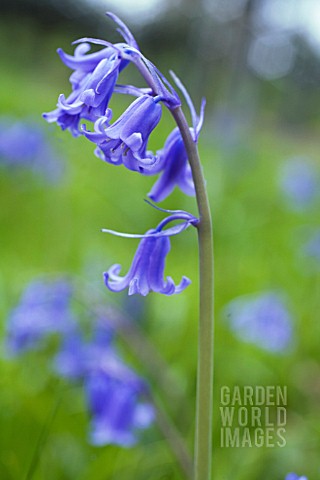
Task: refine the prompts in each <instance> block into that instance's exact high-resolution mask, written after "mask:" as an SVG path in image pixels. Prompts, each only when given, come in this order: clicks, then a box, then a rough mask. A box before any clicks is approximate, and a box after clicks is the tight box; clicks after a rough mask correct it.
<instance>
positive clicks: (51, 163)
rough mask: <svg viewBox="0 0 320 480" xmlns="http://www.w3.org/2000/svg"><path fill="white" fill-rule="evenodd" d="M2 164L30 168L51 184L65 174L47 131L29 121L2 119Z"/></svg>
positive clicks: (0, 126)
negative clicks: (47, 136)
mask: <svg viewBox="0 0 320 480" xmlns="http://www.w3.org/2000/svg"><path fill="white" fill-rule="evenodd" d="M0 165H3V166H4V167H6V168H10V169H15V170H21V169H25V168H27V169H30V170H32V171H34V172H35V173H40V174H41V175H43V176H45V177H46V179H47V180H49V181H52V180H56V179H57V178H59V176H60V175H61V172H62V165H61V162H60V160H59V159H58V158H57V155H56V154H55V152H54V150H53V148H52V146H51V145H50V144H49V142H48V141H47V139H46V137H45V135H44V132H43V129H42V128H40V126H39V125H37V124H35V123H33V122H32V121H29V120H24V121H20V120H19V121H18V120H13V119H11V118H2V119H1V120H0Z"/></svg>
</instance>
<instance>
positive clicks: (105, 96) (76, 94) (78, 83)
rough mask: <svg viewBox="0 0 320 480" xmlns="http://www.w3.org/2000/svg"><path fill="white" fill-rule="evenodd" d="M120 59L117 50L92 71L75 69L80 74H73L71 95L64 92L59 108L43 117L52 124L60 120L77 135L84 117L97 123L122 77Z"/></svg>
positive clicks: (62, 125)
mask: <svg viewBox="0 0 320 480" xmlns="http://www.w3.org/2000/svg"><path fill="white" fill-rule="evenodd" d="M81 47H83V45H81ZM78 48H79V47H78ZM93 55H94V54H93ZM120 62H121V59H120V57H119V56H118V54H117V52H116V51H115V50H113V52H112V55H111V56H110V57H109V58H103V59H102V60H100V61H99V63H98V64H97V65H96V66H95V68H94V70H93V71H92V72H86V71H83V70H79V71H76V72H74V73H75V74H76V76H73V77H72V76H71V78H73V80H72V82H73V91H72V93H71V94H70V95H69V97H68V98H65V96H64V95H63V94H61V95H60V96H59V99H58V104H57V108H56V109H55V110H53V111H52V112H49V113H45V114H43V117H44V118H45V119H46V120H47V121H48V122H49V123H52V122H57V124H58V125H59V126H60V127H61V128H62V130H66V129H69V130H70V131H71V133H72V134H73V135H74V136H78V135H79V134H80V132H79V121H80V119H86V120H91V121H93V122H94V121H95V120H97V119H98V118H100V117H101V116H104V115H105V113H106V110H107V108H108V104H109V101H110V98H111V95H112V93H113V90H114V86H115V83H116V80H117V78H118V74H119V67H120Z"/></svg>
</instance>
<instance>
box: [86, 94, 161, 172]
mask: <svg viewBox="0 0 320 480" xmlns="http://www.w3.org/2000/svg"><path fill="white" fill-rule="evenodd" d="M160 118H161V105H160V103H159V98H157V97H156V98H155V97H152V96H150V95H142V96H141V97H139V98H137V99H136V100H135V101H134V102H133V103H132V104H131V105H130V106H129V107H128V108H127V110H126V111H125V112H124V113H123V114H122V115H121V116H120V117H119V119H118V120H116V121H115V122H114V123H113V124H112V125H109V120H110V116H106V117H101V118H100V119H99V120H97V122H96V124H95V132H88V131H86V130H84V134H85V136H86V137H87V138H88V139H89V140H91V141H92V142H94V143H96V144H97V146H98V149H97V151H96V153H97V155H98V156H99V157H100V158H102V159H103V160H105V161H106V162H108V163H111V164H113V165H122V164H123V165H124V166H125V167H127V168H128V169H129V170H135V171H140V172H143V171H144V170H145V169H150V168H151V167H152V166H153V165H155V163H156V162H157V158H156V157H155V156H154V155H152V153H151V152H148V151H147V142H148V139H149V136H150V134H151V132H152V131H153V129H154V128H155V127H156V126H157V124H158V123H159V120H160Z"/></svg>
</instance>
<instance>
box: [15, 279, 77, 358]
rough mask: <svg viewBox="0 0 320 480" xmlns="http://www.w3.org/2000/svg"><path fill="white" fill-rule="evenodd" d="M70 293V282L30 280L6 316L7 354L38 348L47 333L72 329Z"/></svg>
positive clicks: (73, 321)
mask: <svg viewBox="0 0 320 480" xmlns="http://www.w3.org/2000/svg"><path fill="white" fill-rule="evenodd" d="M71 296H72V287H71V284H70V283H69V282H68V281H67V280H64V279H59V280H54V281H48V280H37V281H34V282H32V283H30V284H29V286H28V287H27V288H26V290H25V291H24V293H23V295H22V297H21V300H20V303H19V305H18V306H17V307H15V308H14V309H13V310H12V312H11V313H10V315H9V318H8V322H7V331H6V347H7V351H8V353H9V354H13V355H18V354H20V353H22V352H24V351H26V350H30V349H33V348H37V347H39V346H40V345H41V341H42V340H44V339H45V338H46V337H47V336H48V335H49V334H55V333H60V334H66V333H70V332H71V331H73V330H74V328H75V319H74V316H73V314H72V312H71V308H70V301H71Z"/></svg>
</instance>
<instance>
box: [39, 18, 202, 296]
mask: <svg viewBox="0 0 320 480" xmlns="http://www.w3.org/2000/svg"><path fill="white" fill-rule="evenodd" d="M107 15H108V16H109V17H110V18H111V19H112V20H114V21H115V22H116V23H117V25H118V27H119V28H118V31H119V32H120V33H121V35H122V37H123V39H124V42H122V43H115V44H112V43H109V42H107V41H104V40H99V39H93V38H83V39H81V40H78V41H77V42H75V43H76V44H77V46H76V49H75V52H74V55H68V54H66V53H65V52H63V51H62V50H61V49H59V50H58V53H59V55H60V57H61V59H62V61H63V62H64V63H65V64H66V65H67V66H68V67H69V68H71V69H72V70H73V73H72V74H71V76H70V82H71V87H72V92H71V94H70V95H69V96H68V97H67V98H66V97H65V96H64V95H63V94H61V95H60V96H59V99H58V104H57V108H56V109H55V110H54V111H52V112H49V113H45V114H44V118H45V119H46V120H47V121H48V122H56V123H57V124H58V125H59V126H60V127H61V128H62V129H63V130H69V131H70V132H71V133H72V135H73V136H75V137H77V136H79V135H83V136H84V137H86V138H87V139H88V140H89V141H91V142H92V143H94V144H95V145H96V149H95V154H96V155H97V156H98V157H99V158H101V159H102V160H104V161H105V162H107V163H109V164H111V165H117V166H120V165H123V166H124V167H125V168H127V169H129V170H131V171H135V172H139V173H140V174H142V175H159V178H158V179H157V181H156V183H155V184H154V185H153V187H152V189H151V191H150V192H149V194H148V195H149V197H150V198H151V199H152V200H153V201H154V202H160V201H162V200H164V199H166V198H167V197H168V196H169V195H170V194H171V192H172V191H173V189H174V188H175V187H176V186H177V187H178V188H180V190H181V191H182V192H184V193H185V194H187V195H194V194H195V188H194V184H193V178H192V172H191V167H190V165H189V163H188V154H187V151H186V148H185V144H184V141H183V139H182V134H181V132H180V130H179V129H178V128H175V129H174V130H173V131H172V132H171V133H170V135H169V136H168V138H167V140H166V142H165V144H164V147H163V149H160V150H157V151H156V152H155V153H154V152H152V151H150V150H149V149H148V142H149V137H150V134H151V133H152V132H153V130H154V129H155V128H156V126H157V125H158V123H159V121H160V119H161V115H162V105H165V106H166V107H167V108H169V110H171V111H174V110H175V109H177V108H180V106H181V99H180V97H179V95H178V94H177V92H176V91H175V89H174V88H173V87H172V85H171V84H170V82H169V81H168V80H167V79H166V78H165V77H164V76H163V74H162V73H161V72H160V71H159V70H158V69H157V68H156V67H155V65H153V64H152V62H150V60H148V59H147V58H146V57H144V55H143V54H142V53H141V51H140V49H139V46H138V44H137V42H136V40H135V39H134V37H133V35H132V33H131V32H130V31H129V29H128V28H127V26H126V25H125V24H124V23H123V22H122V21H121V20H120V19H119V18H118V17H116V16H115V15H113V14H111V13H108V14H107ZM91 45H98V46H100V47H101V49H100V50H98V51H95V52H93V53H90V48H91ZM130 63H131V64H133V65H134V66H135V67H136V68H137V69H138V71H139V73H140V74H141V76H142V78H143V79H144V81H145V82H146V84H147V86H146V87H142V88H141V87H135V86H132V85H123V84H120V83H118V79H119V76H120V74H121V72H122V70H123V69H125V68H126V66H127V65H128V64H130ZM172 77H173V80H174V82H175V84H176V85H177V87H178V88H179V89H180V90H181V92H182V94H183V96H184V98H185V100H186V103H187V105H188V107H189V109H190V116H191V123H192V125H191V126H190V127H187V129H188V128H189V130H190V135H191V137H192V140H193V141H194V143H197V141H198V136H199V133H200V130H201V127H202V123H203V117H204V106H205V102H204V101H203V102H202V105H201V110H200V115H197V113H196V111H195V108H194V105H193V103H192V101H191V98H190V96H189V94H188V92H187V91H186V89H185V87H184V86H183V84H182V83H181V82H180V80H179V79H178V78H177V77H176V76H175V75H174V74H173V73H172ZM114 93H119V94H125V95H131V96H133V97H136V98H135V99H134V100H133V102H132V103H131V105H130V106H129V107H128V108H127V109H126V110H125V111H124V112H123V113H122V115H120V117H119V118H118V119H116V120H114V121H113V112H112V110H111V108H110V107H109V102H110V99H111V97H112V95H113V94H114ZM83 121H86V122H87V123H86V124H84V123H81V122H83ZM88 122H92V124H93V126H91V127H90V125H88ZM174 219H175V220H176V219H177V220H180V219H182V220H183V221H184V222H186V225H191V224H192V225H196V219H195V218H194V217H193V216H192V215H190V214H187V213H186V212H182V217H181V218H178V217H175V218H174ZM172 220H173V219H172ZM169 221H171V219H170V220H169ZM161 228H162V227H161ZM161 228H160V230H159V229H158V228H157V229H155V230H149V231H148V232H147V233H146V234H145V235H144V236H142V235H141V238H143V240H142V241H141V244H140V246H139V248H138V251H137V253H136V256H135V259H134V261H133V264H132V267H131V269H130V271H129V273H128V274H127V275H126V276H125V277H123V278H120V277H119V275H118V274H119V268H120V267H119V266H118V265H115V266H114V267H112V268H111V269H109V270H108V272H107V273H106V274H105V284H106V286H107V287H108V288H110V289H111V290H113V291H120V290H123V289H124V288H127V287H129V294H133V293H140V294H142V295H146V294H147V293H148V292H149V291H151V290H153V291H156V292H160V293H164V294H166V295H171V294H174V293H179V292H181V291H182V290H183V289H184V288H185V287H186V286H187V285H188V284H189V283H190V281H189V280H188V279H186V278H185V277H184V278H183V280H182V282H181V283H180V284H179V285H178V286H175V285H174V282H173V280H172V279H171V278H170V277H168V278H167V280H166V281H163V279H162V274H163V269H164V262H165V257H166V255H167V253H168V251H169V248H170V245H169V240H168V236H170V235H172V234H177V233H179V229H178V230H177V229H176V230H175V231H174V233H170V232H169V233H168V232H164V231H163V232H161ZM183 229H184V228H183ZM183 229H182V230H183ZM109 232H111V233H115V232H113V231H111V230H109ZM128 236H129V235H128Z"/></svg>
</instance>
